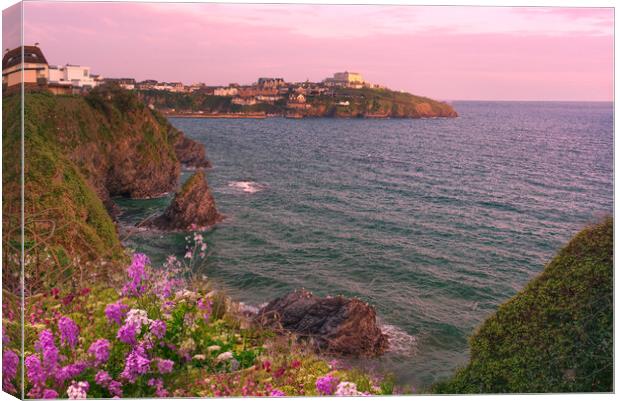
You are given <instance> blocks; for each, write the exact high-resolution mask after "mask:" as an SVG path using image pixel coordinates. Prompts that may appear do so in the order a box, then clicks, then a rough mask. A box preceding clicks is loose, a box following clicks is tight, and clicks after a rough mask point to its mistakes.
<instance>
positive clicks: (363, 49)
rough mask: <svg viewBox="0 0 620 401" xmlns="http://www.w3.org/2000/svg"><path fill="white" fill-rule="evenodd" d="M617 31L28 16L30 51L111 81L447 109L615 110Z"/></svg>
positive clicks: (172, 12) (332, 20)
mask: <svg viewBox="0 0 620 401" xmlns="http://www.w3.org/2000/svg"><path fill="white" fill-rule="evenodd" d="M5 19H6V17H5ZM613 24H614V20H613V9H611V8H599V9H593V8H582V9H575V8H548V7H539V8H508V7H422V6H409V7H407V6H352V5H348V6H325V5H321V6H319V5H315V6H312V5H291V4H289V5H259V4H254V5H251V4H196V3H194V4H187V3H185V4H178V3H177V4H165V3H163V4H162V3H159V4H148V3H46V2H27V3H25V6H24V36H25V43H26V44H31V43H34V42H40V44H41V47H42V49H43V51H44V53H45V55H46V57H47V59H48V61H49V62H50V64H65V63H73V64H82V65H87V66H90V67H91V68H92V71H93V72H94V73H99V74H102V75H103V76H106V77H134V78H136V79H139V80H142V79H149V78H151V79H157V80H160V81H183V82H184V83H193V82H204V83H207V84H213V85H216V84H226V83H229V82H238V83H241V84H244V83H251V82H254V81H255V80H256V79H257V77H260V76H276V77H283V78H284V79H286V80H287V81H301V80H306V79H310V80H312V81H319V80H322V79H323V78H325V77H327V76H330V75H331V74H332V73H333V72H336V71H342V70H349V71H357V72H360V73H362V74H363V76H364V77H365V78H366V79H367V80H368V81H371V82H375V83H380V84H384V85H387V86H388V87H390V88H392V89H402V90H406V91H409V92H412V93H415V94H420V95H425V96H430V97H433V98H437V99H442V100H457V99H488V100H612V99H613V28H614V25H613ZM6 43H7V40H5V44H6ZM4 47H5V48H6V47H7V46H6V45H5V46H4Z"/></svg>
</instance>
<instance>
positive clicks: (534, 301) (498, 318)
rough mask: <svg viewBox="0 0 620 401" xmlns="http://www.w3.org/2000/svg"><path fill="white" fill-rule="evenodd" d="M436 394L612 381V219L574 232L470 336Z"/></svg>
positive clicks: (569, 387) (581, 388) (608, 384)
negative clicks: (457, 366) (462, 358)
mask: <svg viewBox="0 0 620 401" xmlns="http://www.w3.org/2000/svg"><path fill="white" fill-rule="evenodd" d="M470 345H471V360H470V362H469V364H468V365H467V366H466V367H464V368H463V369H461V370H459V371H458V372H457V373H456V375H455V376H454V377H453V378H452V379H450V380H448V381H446V382H443V383H439V384H437V385H436V386H435V387H434V392H436V393H504V392H520V393H530V392H569V391H570V392H590V391H612V390H613V388H612V385H613V220H612V219H611V218H607V219H606V220H605V221H603V222H602V223H600V224H598V225H596V226H593V227H588V228H586V229H584V230H583V231H581V232H580V233H578V234H577V235H576V236H575V237H574V238H573V239H572V240H571V241H570V242H569V244H568V245H566V246H565V247H564V248H563V249H562V250H561V251H560V252H559V253H558V255H557V256H556V257H555V258H554V259H553V260H552V261H551V262H550V263H549V264H548V265H547V266H546V267H545V270H544V272H543V273H542V274H541V275H540V276H539V277H537V278H535V279H534V280H532V281H531V282H530V283H529V284H528V285H527V287H526V288H525V289H524V290H523V291H521V292H520V293H519V294H517V295H516V296H515V297H514V298H512V299H511V300H509V301H508V302H506V303H504V304H503V305H502V306H501V307H500V308H499V310H498V311H497V313H496V314H495V315H493V316H492V317H491V318H489V319H488V320H487V321H486V322H484V324H483V325H482V326H481V327H480V328H479V330H478V331H477V332H476V333H475V334H474V335H473V336H472V337H471V339H470Z"/></svg>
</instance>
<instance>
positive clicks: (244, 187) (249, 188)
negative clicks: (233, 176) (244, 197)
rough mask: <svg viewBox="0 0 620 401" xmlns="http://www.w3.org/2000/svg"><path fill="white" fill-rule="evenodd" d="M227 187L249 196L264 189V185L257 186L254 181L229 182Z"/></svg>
mask: <svg viewBox="0 0 620 401" xmlns="http://www.w3.org/2000/svg"><path fill="white" fill-rule="evenodd" d="M228 187H230V188H234V189H236V190H239V191H242V192H245V193H249V194H253V193H256V192H259V191H262V190H263V189H265V185H262V184H259V183H257V182H254V181H231V182H229V183H228Z"/></svg>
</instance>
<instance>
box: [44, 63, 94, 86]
mask: <svg viewBox="0 0 620 401" xmlns="http://www.w3.org/2000/svg"><path fill="white" fill-rule="evenodd" d="M95 77H98V78H99V79H95ZM49 83H53V84H56V85H73V86H75V87H78V88H94V87H95V86H97V85H99V83H101V77H100V76H93V75H91V74H90V67H85V66H81V65H76V64H67V65H65V66H55V65H51V66H49Z"/></svg>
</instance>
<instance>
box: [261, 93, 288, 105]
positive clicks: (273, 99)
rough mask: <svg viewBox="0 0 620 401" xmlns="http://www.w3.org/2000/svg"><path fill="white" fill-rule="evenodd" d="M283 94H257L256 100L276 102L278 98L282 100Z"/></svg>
mask: <svg viewBox="0 0 620 401" xmlns="http://www.w3.org/2000/svg"><path fill="white" fill-rule="evenodd" d="M281 99H282V96H273V95H258V96H256V100H258V101H259V102H261V103H270V104H272V103H275V102H277V101H278V100H281Z"/></svg>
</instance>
